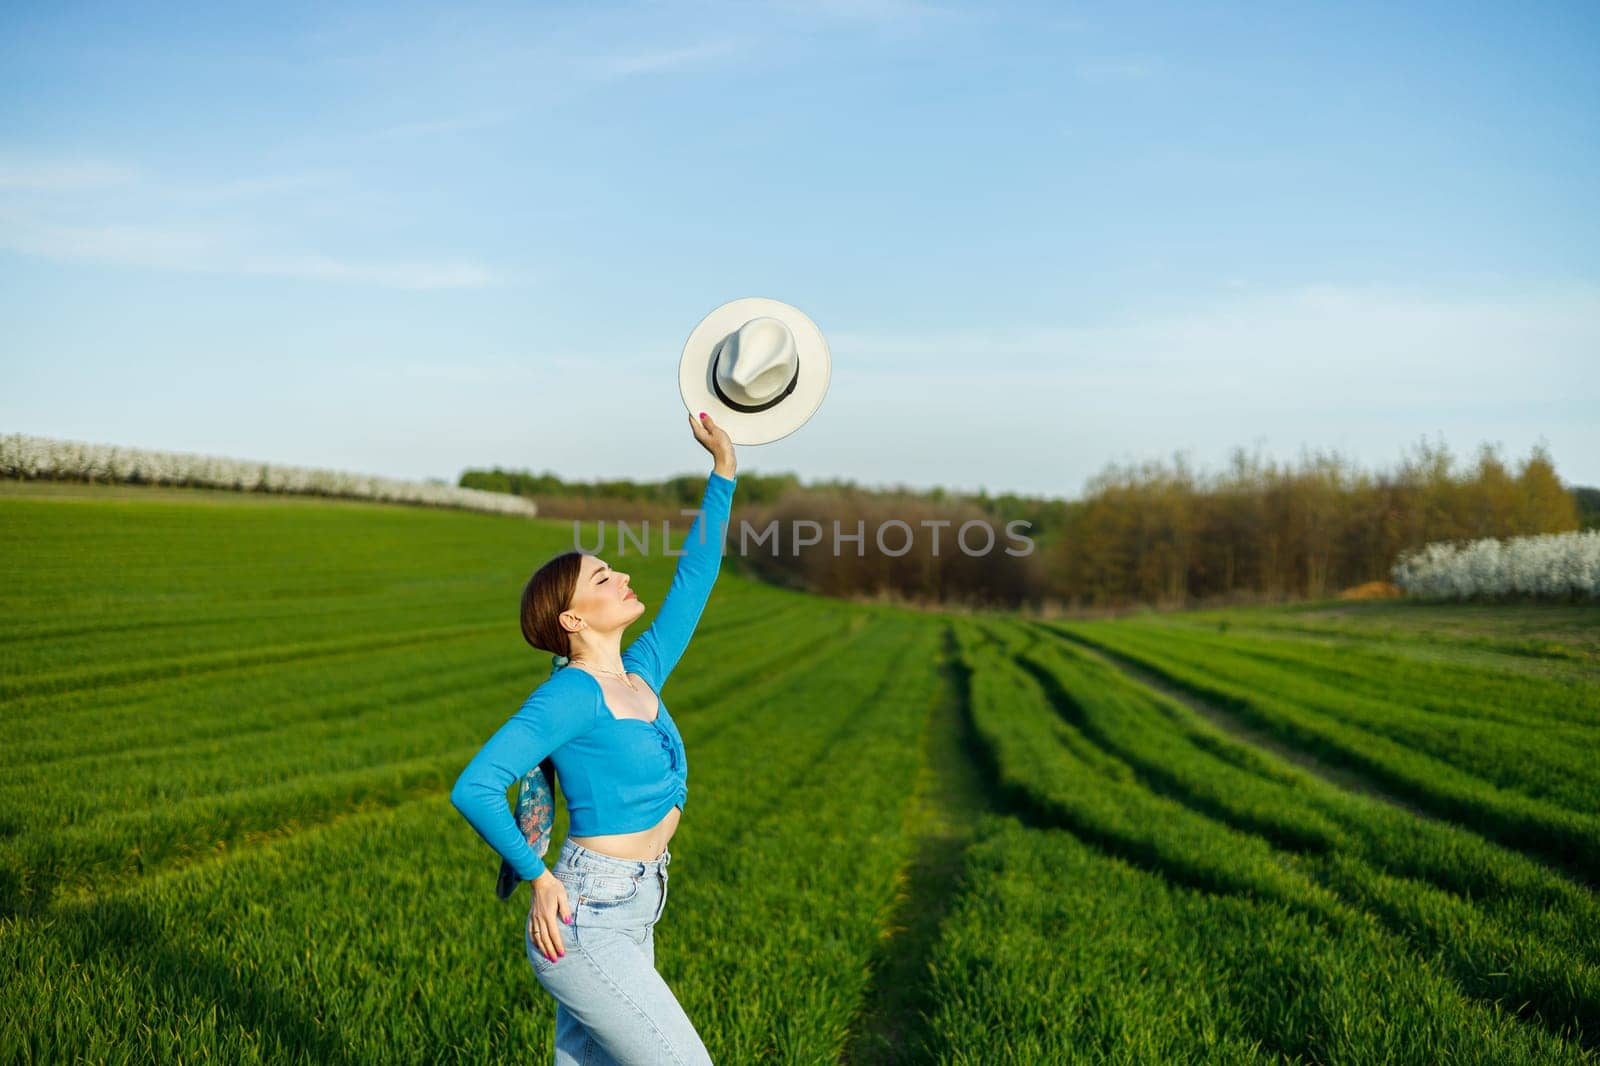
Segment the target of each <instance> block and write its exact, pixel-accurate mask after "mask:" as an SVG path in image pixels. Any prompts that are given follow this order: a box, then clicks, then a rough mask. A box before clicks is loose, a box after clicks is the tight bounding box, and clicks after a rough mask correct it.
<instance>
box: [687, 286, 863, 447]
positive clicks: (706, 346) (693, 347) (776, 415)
mask: <svg viewBox="0 0 1600 1066" xmlns="http://www.w3.org/2000/svg"><path fill="white" fill-rule="evenodd" d="M762 316H766V317H769V318H776V319H779V320H781V321H782V322H783V323H784V324H785V325H787V326H788V327H789V332H790V333H791V334H793V336H794V344H795V351H796V354H797V357H798V358H799V360H800V375H799V379H798V380H797V381H796V382H795V386H794V391H793V392H791V393H790V394H789V395H787V396H785V397H784V398H783V399H782V400H780V401H779V402H778V403H776V404H774V405H773V406H772V407H769V408H768V409H767V410H765V411H739V410H736V409H734V408H732V407H729V406H728V405H727V404H726V403H725V402H724V401H723V399H722V397H720V396H718V395H717V392H716V389H715V388H714V387H713V385H712V379H711V354H712V352H714V351H715V350H716V347H717V344H718V343H719V342H721V341H722V339H723V338H724V337H726V336H728V334H730V333H735V332H737V331H738V329H739V327H740V326H742V325H744V324H745V323H746V322H748V321H750V320H751V319H752V318H760V317H762ZM832 376H833V357H832V354H831V353H830V352H829V351H828V342H827V340H826V339H825V338H824V337H823V336H822V331H821V330H820V329H818V328H817V324H816V323H815V322H813V321H811V319H810V318H809V317H808V316H807V315H806V313H805V312H804V311H801V310H800V309H799V308H798V307H792V306H790V305H789V304H786V303H783V302H782V301H781V300H769V299H767V298H766V297H764V296H746V297H742V298H740V299H738V300H729V301H728V302H727V303H725V304H723V305H722V306H721V307H718V308H717V309H716V310H714V311H712V312H711V313H710V314H708V315H706V317H705V318H702V319H701V320H700V324H699V325H697V326H695V327H694V329H693V330H691V331H690V333H689V339H688V341H687V342H685V344H684V346H683V357H682V359H680V360H679V362H678V391H679V392H680V393H681V394H682V395H683V402H684V406H685V407H687V408H688V411H689V413H690V414H691V415H696V416H698V415H699V413H700V412H701V411H705V412H707V413H708V414H710V415H711V417H712V418H714V419H715V420H716V422H717V424H718V425H719V426H721V427H722V428H723V429H725V430H727V431H728V439H729V440H731V441H733V443H735V444H771V443H772V442H773V441H777V440H782V439H783V438H784V437H787V436H788V435H789V434H791V433H793V432H794V431H795V430H797V429H799V428H800V427H801V426H803V425H805V423H806V421H807V420H809V419H810V418H811V416H812V415H813V414H815V413H816V411H817V408H819V407H821V406H822V398H823V397H824V396H826V395H827V393H828V381H829V379H830V378H831V377H832Z"/></svg>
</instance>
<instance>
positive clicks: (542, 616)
mask: <svg viewBox="0 0 1600 1066" xmlns="http://www.w3.org/2000/svg"><path fill="white" fill-rule="evenodd" d="M586 554H588V553H587V552H580V551H569V552H562V553H561V554H560V555H557V556H556V557H555V558H553V559H551V560H550V561H549V562H547V563H545V564H544V565H543V566H541V567H539V569H537V570H535V571H534V572H533V576H532V577H530V578H529V579H528V584H527V585H526V586H524V588H523V590H522V639H523V640H525V641H527V642H528V643H529V644H530V645H531V646H532V647H534V648H537V649H538V650H540V651H548V652H551V653H553V654H554V656H555V659H554V660H553V668H552V669H551V671H550V676H551V677H555V676H556V673H557V671H559V670H560V669H561V668H562V667H564V666H566V665H567V662H568V661H569V656H571V654H572V634H571V633H568V632H567V631H566V630H565V629H563V628H561V612H562V611H565V610H566V609H567V607H568V606H570V605H571V603H572V594H573V593H574V592H576V591H577V590H578V574H579V572H580V571H581V570H582V568H583V557H584V556H585V555H586ZM539 769H540V770H541V771H542V772H543V773H544V779H545V781H546V782H547V783H548V785H549V788H550V791H551V794H552V795H554V793H555V787H556V765H555V762H554V761H553V757H551V756H546V757H545V760H544V761H543V762H541V763H540V764H539Z"/></svg>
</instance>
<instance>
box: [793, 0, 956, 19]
mask: <svg viewBox="0 0 1600 1066" xmlns="http://www.w3.org/2000/svg"><path fill="white" fill-rule="evenodd" d="M770 6H771V7H772V9H773V10H776V11H782V12H786V13H789V14H793V15H800V16H806V17H809V18H811V19H813V20H824V19H826V20H833V21H843V22H878V23H884V22H914V21H921V20H925V19H934V18H944V17H949V16H954V15H963V14H966V12H964V11H962V10H961V9H959V8H955V7H950V6H947V5H943V4H929V3H924V2H923V0H771V2H770Z"/></svg>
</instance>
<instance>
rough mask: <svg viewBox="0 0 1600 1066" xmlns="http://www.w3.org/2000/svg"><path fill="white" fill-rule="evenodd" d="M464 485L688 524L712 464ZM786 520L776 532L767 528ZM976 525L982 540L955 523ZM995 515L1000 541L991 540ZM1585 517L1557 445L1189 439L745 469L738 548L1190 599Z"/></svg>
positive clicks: (1595, 516) (967, 595)
mask: <svg viewBox="0 0 1600 1066" xmlns="http://www.w3.org/2000/svg"><path fill="white" fill-rule="evenodd" d="M460 483H461V486H462V487H464V488H478V489H490V490H492V491H500V492H512V493H515V494H518V495H525V496H529V497H532V498H533V499H535V501H536V502H537V503H538V505H539V513H540V514H541V515H544V516H547V517H555V518H574V519H580V520H585V521H592V520H598V519H607V520H626V521H632V522H635V523H637V522H638V521H640V520H645V519H648V520H651V521H654V520H657V519H669V520H671V521H672V525H673V527H674V528H677V527H679V526H680V525H681V524H682V523H683V521H684V519H683V517H682V516H681V515H680V513H679V511H680V509H681V508H692V507H695V506H697V505H698V503H699V501H700V496H701V493H702V491H703V490H704V487H705V476H704V475H703V474H702V475H691V476H684V477H675V478H670V479H667V480H665V481H661V482H653V483H652V482H635V481H627V480H620V481H602V482H592V483H573V482H565V481H562V480H561V479H560V478H559V477H557V476H556V475H555V474H553V473H550V472H545V473H543V474H538V475H535V474H528V473H516V472H509V471H503V470H500V469H498V468H496V469H494V470H490V471H468V472H466V473H464V474H463V475H462V478H461V482H460ZM836 522H837V523H838V527H839V530H840V532H841V534H843V535H844V536H845V537H846V538H848V536H849V535H851V534H854V533H855V532H856V531H857V530H864V531H865V536H864V537H862V538H861V540H860V541H859V542H858V541H854V540H850V539H843V540H841V541H840V542H839V547H838V550H837V551H836V550H835V540H834V536H833V533H834V528H835V525H834V524H835V523H836ZM741 523H742V524H744V526H745V527H747V530H746V531H747V536H746V540H745V551H744V552H741V551H740V547H741V545H740V541H739V535H740V527H741ZM774 523H775V524H776V530H777V535H776V536H775V537H773V536H770V535H769V537H768V538H767V540H765V541H761V540H757V539H756V538H757V537H758V536H759V535H760V534H761V532H762V531H764V530H765V531H768V532H769V534H770V532H771V530H772V528H773V526H774ZM807 523H814V524H815V525H814V526H812V525H807ZM1008 523H1025V525H1013V526H1011V527H1010V528H1011V529H1012V530H1013V531H1016V530H1019V529H1020V530H1021V531H1022V535H1023V536H1025V537H1026V538H1027V540H1028V541H1029V542H1030V546H1031V550H1030V551H1028V552H1027V553H1026V554H1017V553H1016V549H1017V548H1018V543H1019V542H1018V540H1017V539H1016V538H1015V536H1013V537H1012V538H1010V539H1008V537H1007V534H1006V529H1007V524H1008ZM963 526H967V527H968V530H967V531H968V532H969V533H971V534H972V535H971V536H970V537H968V538H967V541H968V549H969V550H968V551H964V550H962V548H961V545H960V544H958V543H957V541H956V533H957V531H958V530H959V529H961V528H962V527H963ZM982 526H987V527H988V529H989V530H990V531H992V536H993V537H994V538H995V539H993V542H992V546H991V547H990V548H989V550H987V551H981V552H980V551H979V549H980V547H981V546H982V545H983V543H984V541H985V539H986V538H985V536H984V535H983V530H982V528H980V527H982ZM1580 528H1600V490H1597V489H1594V488H1584V487H1578V488H1569V487H1568V486H1565V485H1563V484H1562V482H1561V480H1560V478H1559V477H1558V476H1557V474H1556V469H1555V464H1554V463H1553V461H1552V460H1551V458H1550V455H1549V453H1548V451H1547V449H1546V448H1545V447H1544V446H1543V445H1538V446H1535V447H1534V448H1533V449H1532V450H1531V452H1530V454H1529V455H1528V456H1527V457H1526V458H1525V459H1522V460H1519V461H1516V462H1508V461H1507V460H1506V459H1505V458H1503V457H1502V456H1501V454H1500V449H1499V448H1498V447H1497V446H1492V445H1483V446H1482V447H1480V448H1479V450H1478V453H1477V455H1476V457H1475V458H1474V459H1473V460H1472V461H1470V462H1467V463H1464V464H1463V463H1461V462H1459V461H1458V460H1457V458H1456V457H1455V456H1454V455H1453V454H1452V453H1451V452H1450V450H1449V449H1448V448H1447V447H1446V446H1444V445H1443V444H1442V443H1441V444H1431V443H1429V442H1427V441H1423V442H1421V443H1419V444H1417V445H1416V446H1414V447H1413V448H1412V449H1410V450H1409V451H1408V452H1406V453H1405V454H1403V455H1402V457H1401V458H1400V460H1399V462H1398V463H1397V464H1396V465H1395V466H1394V467H1393V468H1391V469H1388V470H1377V471H1369V470H1365V469H1363V468H1361V467H1359V466H1358V465H1357V464H1356V463H1354V462H1352V461H1351V460H1349V459H1347V458H1345V457H1342V456H1340V455H1339V454H1337V453H1336V452H1315V453H1303V454H1302V455H1301V456H1300V458H1298V459H1297V460H1294V461H1283V462H1280V461H1277V460H1274V459H1270V458H1263V457H1262V456H1261V455H1259V454H1248V453H1246V452H1245V451H1244V450H1243V449H1242V448H1241V449H1235V450H1234V452H1233V453H1232V455H1231V456H1230V458H1229V461H1228V463H1227V464H1226V466H1225V467H1224V468H1223V469H1221V470H1218V471H1212V472H1205V471H1199V470H1196V469H1194V468H1193V467H1192V466H1191V465H1190V464H1189V463H1188V462H1187V461H1186V460H1185V459H1184V458H1183V457H1182V456H1181V455H1178V456H1174V457H1173V458H1172V459H1171V460H1170V461H1167V460H1151V461H1144V462H1138V463H1129V464H1118V463H1109V464H1107V465H1106V466H1105V467H1104V468H1103V469H1102V470H1101V472H1100V473H1098V474H1096V475H1095V476H1094V477H1092V478H1091V479H1090V480H1089V482H1088V483H1087V485H1086V486H1085V491H1084V493H1083V494H1082V496H1081V497H1079V498H1077V499H1073V500H1064V499H1059V498H1050V497H1036V496H1021V495H1017V494H1012V493H1003V494H999V495H990V494H988V493H985V492H979V493H976V494H957V493H951V492H947V491H945V490H943V489H933V490H915V489H910V488H906V487H903V486H897V487H895V488H892V489H880V488H866V487H863V486H860V485H858V484H856V483H854V482H850V481H839V480H834V481H823V482H811V483H809V484H802V483H801V481H800V479H799V478H798V477H796V476H794V475H793V474H787V473H785V474H778V475H759V474H753V473H747V472H744V471H741V472H740V474H739V492H738V494H737V497H736V499H735V505H734V512H733V525H732V528H731V532H730V535H729V539H728V558H729V560H730V563H731V565H733V566H735V567H736V568H739V569H741V570H743V571H745V572H747V573H749V574H751V575H752V576H756V577H759V578H761V579H763V580H767V581H770V582H773V583H776V584H780V585H783V586H786V587H791V588H799V589H805V590H808V591H813V592H817V593H822V594H827V595H836V596H846V597H853V598H879V599H888V600H894V601H899V602H907V603H914V604H925V605H929V606H942V607H949V606H952V605H956V604H964V605H968V606H985V607H1024V606H1026V607H1033V608H1043V607H1046V606H1054V607H1065V608H1085V607H1088V608H1102V607H1119V606H1128V605H1134V604H1153V605H1161V606H1186V605H1193V604H1197V603H1204V602H1225V601H1236V600H1261V601H1274V600H1289V599H1300V598H1319V597H1323V596H1328V595H1332V594H1335V593H1337V592H1339V591H1340V590H1342V589H1345V588H1348V587H1351V586H1354V585H1359V584H1362V583H1365V582H1372V581H1384V580H1387V578H1388V576H1389V572H1390V568H1391V566H1392V565H1393V563H1394V560H1395V558H1396V557H1397V556H1398V555H1399V553H1400V552H1401V551H1403V550H1405V549H1408V548H1414V547H1419V546H1421V545H1422V544H1426V543H1429V542H1433V541H1441V540H1471V539H1477V538H1480V537H1511V536H1519V535H1523V534H1529V533H1559V532H1565V531H1568V530H1574V529H1580ZM801 529H803V530H805V531H806V533H807V534H808V535H809V537H810V539H814V540H816V543H813V544H809V545H806V546H799V545H798V544H797V543H796V539H795V537H794V536H792V533H793V532H794V531H796V530H801ZM906 529H909V530H911V531H912V535H911V536H909V537H908V536H907V535H906ZM935 530H937V531H938V532H939V534H940V539H939V543H938V545H937V549H936V548H935V544H934V538H933V536H932V535H931V534H932V533H933V531H935ZM819 532H820V538H818V537H817V534H818V533H819ZM880 532H881V535H880ZM752 542H754V544H755V547H754V549H751V548H750V544H751V543H752ZM1007 548H1010V549H1012V550H1011V551H1008V550H1006V549H1007ZM652 550H653V549H652ZM969 552H970V553H969Z"/></svg>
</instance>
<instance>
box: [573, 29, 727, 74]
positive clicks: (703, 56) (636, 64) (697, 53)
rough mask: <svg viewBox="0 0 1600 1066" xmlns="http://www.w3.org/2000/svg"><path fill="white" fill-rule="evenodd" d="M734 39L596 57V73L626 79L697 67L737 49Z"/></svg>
mask: <svg viewBox="0 0 1600 1066" xmlns="http://www.w3.org/2000/svg"><path fill="white" fill-rule="evenodd" d="M739 45H740V42H739V40H738V39H736V38H723V39H721V40H714V41H705V42H702V43H700V44H695V45H690V46H688V47H685V48H668V49H658V50H655V51H649V52H639V53H635V54H632V55H615V56H609V57H607V58H604V59H600V60H596V61H595V63H594V70H595V73H596V74H598V75H599V76H600V77H602V78H625V77H630V76H633V75H636V74H655V73H661V72H663V71H680V70H693V69H696V68H698V67H700V66H702V65H703V64H705V63H706V62H708V61H709V60H713V59H716V58H717V57H719V56H724V55H728V54H729V53H732V52H734V51H735V50H736V49H738V47H739Z"/></svg>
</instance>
